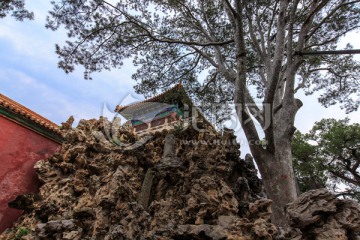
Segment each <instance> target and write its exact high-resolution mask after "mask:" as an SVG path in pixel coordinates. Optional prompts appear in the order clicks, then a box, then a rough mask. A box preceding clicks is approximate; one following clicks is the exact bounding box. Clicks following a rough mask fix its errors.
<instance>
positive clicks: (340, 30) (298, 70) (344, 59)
mask: <svg viewBox="0 0 360 240" xmlns="http://www.w3.org/2000/svg"><path fill="white" fill-rule="evenodd" d="M359 2H360V0H353V1H352V0H270V1H264V0H256V1H249V0H216V1H207V0H166V1H164V0H143V1H138V0H118V1H106V0H79V1H69V0H59V1H56V2H54V3H53V9H52V11H51V12H50V14H49V17H48V20H47V27H48V28H50V29H52V30H56V29H58V28H59V27H60V26H62V27H65V29H66V30H67V33H68V38H69V39H68V41H67V43H66V44H65V45H64V46H59V45H57V46H56V52H57V54H58V55H59V57H60V62H59V67H61V68H63V69H64V70H65V71H66V72H71V71H73V70H74V68H75V66H76V65H82V66H84V68H85V75H84V76H85V78H90V74H91V73H92V72H96V71H101V70H102V69H110V68H119V67H121V66H122V64H123V61H124V59H132V61H133V63H134V65H136V66H138V69H137V71H136V72H135V73H134V74H133V79H135V80H136V81H137V83H138V84H137V85H136V91H137V92H138V93H143V94H145V95H147V96H148V95H152V94H155V93H156V92H157V91H159V90H160V91H161V90H165V89H167V88H169V87H171V85H173V84H175V83H177V82H179V81H182V82H183V85H184V87H185V89H186V90H187V91H188V93H189V94H190V95H191V97H192V98H193V99H195V100H196V102H199V103H200V104H199V105H200V108H202V109H203V110H204V111H205V112H210V111H212V110H215V113H216V114H215V115H220V116H221V117H220V120H222V119H223V118H226V115H227V112H228V111H229V104H230V103H232V104H235V105H236V106H235V108H236V113H237V116H238V118H239V120H240V123H241V126H242V129H243V130H244V132H245V135H246V138H247V140H248V141H249V142H253V143H254V142H260V137H259V136H260V135H259V134H261V132H262V133H264V134H265V140H266V142H267V145H266V147H265V148H264V147H263V146H262V145H256V144H252V145H250V149H251V152H252V154H253V156H254V159H255V161H256V162H257V165H258V166H259V170H260V173H261V175H262V177H263V179H264V185H265V189H266V192H267V194H268V195H269V197H270V198H271V199H273V200H274V205H273V212H274V214H273V220H274V221H275V222H276V223H277V224H279V225H281V226H284V224H285V222H284V219H285V218H284V212H283V211H284V210H283V209H284V206H285V205H286V204H287V203H288V202H290V201H292V200H294V199H295V198H296V187H295V180H294V174H293V166H292V156H291V139H292V137H293V134H294V132H295V126H294V119H295V116H296V113H297V111H298V110H299V108H300V107H301V106H302V103H301V101H300V100H299V99H296V98H295V93H296V92H297V91H299V90H300V89H303V90H304V91H305V92H306V93H308V94H311V93H313V92H315V91H321V94H322V95H321V96H320V98H319V100H320V102H321V103H322V104H323V105H325V106H329V105H332V104H335V103H340V104H341V106H342V107H343V108H345V109H346V111H348V112H351V111H354V110H356V109H357V108H358V106H359V104H360V93H359V91H358V85H359V76H360V74H359V72H360V66H359V64H358V63H357V62H356V61H355V60H354V59H353V58H352V56H351V55H312V56H305V55H304V54H303V53H304V52H306V51H318V50H322V51H326V50H334V49H336V48H337V44H338V42H339V39H340V38H341V37H343V36H344V35H346V34H347V33H348V32H351V31H353V30H356V29H358V28H359V21H360V18H359V11H360V8H359V7H360V4H359ZM347 48H351V45H348V46H347ZM256 103H257V104H256ZM256 124H258V125H259V126H261V128H262V130H261V132H259V131H258V129H257V128H256V127H255V125H256Z"/></svg>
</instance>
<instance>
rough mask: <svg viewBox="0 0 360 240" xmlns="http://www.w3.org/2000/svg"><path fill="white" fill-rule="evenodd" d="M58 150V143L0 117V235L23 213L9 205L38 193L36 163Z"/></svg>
mask: <svg viewBox="0 0 360 240" xmlns="http://www.w3.org/2000/svg"><path fill="white" fill-rule="evenodd" d="M59 148H60V144H58V143H56V142H53V141H51V140H50V139H48V138H46V137H43V136H41V135H39V134H37V133H35V132H33V131H31V130H29V129H27V128H25V127H22V126H20V125H18V124H16V123H14V122H12V121H10V120H8V119H6V118H4V117H2V116H0V233H1V232H2V231H4V230H5V229H6V228H8V227H11V226H12V223H13V222H14V221H16V220H17V219H18V218H19V216H20V215H21V213H22V211H20V210H16V209H12V208H9V207H8V202H9V201H11V200H13V199H15V197H16V196H17V195H20V194H25V193H31V192H37V191H38V187H39V182H38V179H37V176H36V173H35V170H34V168H33V167H34V164H35V162H36V161H38V160H41V159H45V158H47V157H48V156H49V155H51V154H52V153H53V152H55V151H57V150H58V149H59Z"/></svg>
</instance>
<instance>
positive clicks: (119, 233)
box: [0, 118, 350, 240]
mask: <svg viewBox="0 0 360 240" xmlns="http://www.w3.org/2000/svg"><path fill="white" fill-rule="evenodd" d="M71 124H72V123H71V119H70V120H69V121H68V122H67V124H64V127H63V129H64V130H63V132H62V136H63V137H64V138H65V139H66V142H65V143H64V144H63V145H62V148H61V152H59V153H57V154H55V155H53V156H52V157H50V158H49V159H47V160H42V161H39V162H38V163H37V164H36V166H35V168H36V170H37V174H38V176H39V179H40V180H41V182H42V184H43V185H42V186H41V188H40V193H39V197H36V198H32V197H30V196H22V197H19V198H18V200H17V201H15V202H14V203H13V206H14V207H15V206H16V207H17V208H21V209H26V211H27V212H26V213H25V214H24V215H23V217H22V218H21V219H19V221H18V222H17V223H16V224H15V228H18V227H23V228H26V229H28V230H29V233H28V234H27V235H26V236H24V238H26V239H108V240H110V239H158V240H160V239H163V240H165V239H238V240H239V239H275V237H276V235H277V234H278V233H277V232H278V230H277V228H276V227H275V226H274V225H272V224H271V223H270V222H269V214H270V208H269V206H270V204H271V201H270V202H269V200H261V197H260V196H261V191H262V187H261V180H259V179H258V177H257V174H256V173H257V172H256V169H255V167H254V165H253V164H252V162H251V161H247V162H245V161H244V160H241V159H240V158H239V156H240V151H239V145H238V143H236V141H235V140H236V137H235V135H234V134H233V132H231V131H227V132H226V133H225V134H224V135H221V134H219V133H216V132H214V131H202V132H198V131H196V130H195V129H193V128H192V127H191V126H190V127H189V128H188V129H186V130H184V131H173V132H167V131H164V132H160V133H159V132H157V133H154V134H152V135H148V136H144V137H142V138H139V137H138V136H136V135H134V134H133V133H132V131H131V128H130V127H129V125H128V124H125V125H122V126H120V122H118V120H114V121H113V122H112V123H111V122H109V121H108V120H107V119H106V118H100V119H98V120H96V119H91V120H81V121H80V122H79V124H78V126H77V127H76V128H72V127H71ZM200 125H201V123H200V124H198V127H201V126H200ZM202 129H204V128H202ZM349 226H350V225H349ZM15 233H16V231H11V230H9V231H6V232H4V233H3V234H2V235H0V239H14V238H15Z"/></svg>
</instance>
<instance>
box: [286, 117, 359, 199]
mask: <svg viewBox="0 0 360 240" xmlns="http://www.w3.org/2000/svg"><path fill="white" fill-rule="evenodd" d="M293 156H294V168H295V172H296V173H297V176H298V177H299V180H300V187H301V188H302V190H303V191H307V190H310V189H313V188H320V187H325V185H327V186H328V187H329V188H331V189H332V190H334V191H337V192H338V194H339V195H342V196H350V197H352V198H356V199H358V200H360V168H359V166H360V124H358V123H354V124H350V123H349V119H347V118H346V119H343V120H335V119H323V120H321V121H319V122H316V123H315V125H314V127H313V128H312V129H311V130H310V132H309V133H307V134H301V133H300V132H297V133H296V134H295V137H294V141H293ZM340 183H343V184H345V185H346V187H345V189H344V187H343V186H341V185H340Z"/></svg>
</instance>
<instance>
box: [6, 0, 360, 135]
mask: <svg viewBox="0 0 360 240" xmlns="http://www.w3.org/2000/svg"><path fill="white" fill-rule="evenodd" d="M26 3H27V8H28V9H30V10H32V11H34V13H35V20H34V21H24V22H18V21H15V20H14V19H13V18H11V17H7V18H5V19H0V92H1V93H3V94H5V95H6V96H8V97H10V98H12V99H14V100H15V101H18V102H19V103H21V104H23V105H25V106H26V107H28V108H30V109H32V110H33V111H36V112H37V113H39V114H41V115H43V116H44V117H46V118H48V119H50V120H52V121H53V122H55V123H57V124H60V123H61V122H63V121H65V120H66V119H67V118H68V117H69V116H70V115H74V117H75V119H76V121H79V120H80V119H82V118H85V119H89V118H97V117H99V116H100V115H103V114H104V112H105V115H107V116H112V113H111V111H112V110H113V109H114V108H115V106H116V105H117V104H118V103H122V104H128V103H130V102H132V101H134V100H136V99H138V100H142V99H143V97H142V96H139V95H136V94H135V92H134V90H133V86H134V84H135V82H134V81H133V80H132V79H131V75H132V73H134V71H135V68H134V67H133V66H132V64H131V61H128V62H125V64H124V66H123V67H122V68H121V69H117V70H115V69H114V70H112V71H103V72H101V73H97V74H94V75H93V80H90V81H87V80H84V79H83V69H81V68H80V67H78V68H77V70H76V71H75V72H74V73H71V74H65V73H64V71H63V70H61V69H58V67H57V61H58V57H57V55H56V54H55V43H60V44H61V43H62V42H64V41H65V39H66V33H65V31H62V30H60V31H56V32H52V31H51V30H48V29H45V27H44V25H45V18H46V14H47V11H48V10H50V8H51V6H50V3H49V1H35V0H29V1H26ZM359 38H360V34H359V33H354V34H351V35H349V36H347V38H346V39H345V40H344V41H343V42H342V46H345V45H346V43H347V42H351V43H352V44H353V45H354V47H355V48H360V41H359ZM298 97H299V98H300V99H301V100H302V101H303V103H304V106H303V107H302V108H301V109H300V111H299V113H298V115H297V119H296V124H295V125H296V127H297V128H298V129H299V130H300V131H302V132H306V131H308V130H309V129H310V128H311V127H312V125H313V124H314V122H315V121H318V120H321V119H322V118H329V117H333V118H338V119H340V118H344V117H345V116H346V114H345V112H344V111H343V110H340V108H339V106H332V107H330V108H324V107H322V106H320V104H319V103H318V102H317V99H316V96H310V97H309V96H306V97H305V96H304V95H303V94H302V93H300V94H299V96H298ZM124 99H125V100H124ZM107 106H108V107H107ZM107 108H108V109H109V110H107ZM348 117H350V119H351V121H352V122H359V121H360V113H359V112H355V113H351V114H349V115H348ZM237 129H239V127H237ZM238 134H239V140H243V141H244V138H243V136H242V135H241V133H240V131H239V132H238Z"/></svg>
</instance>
